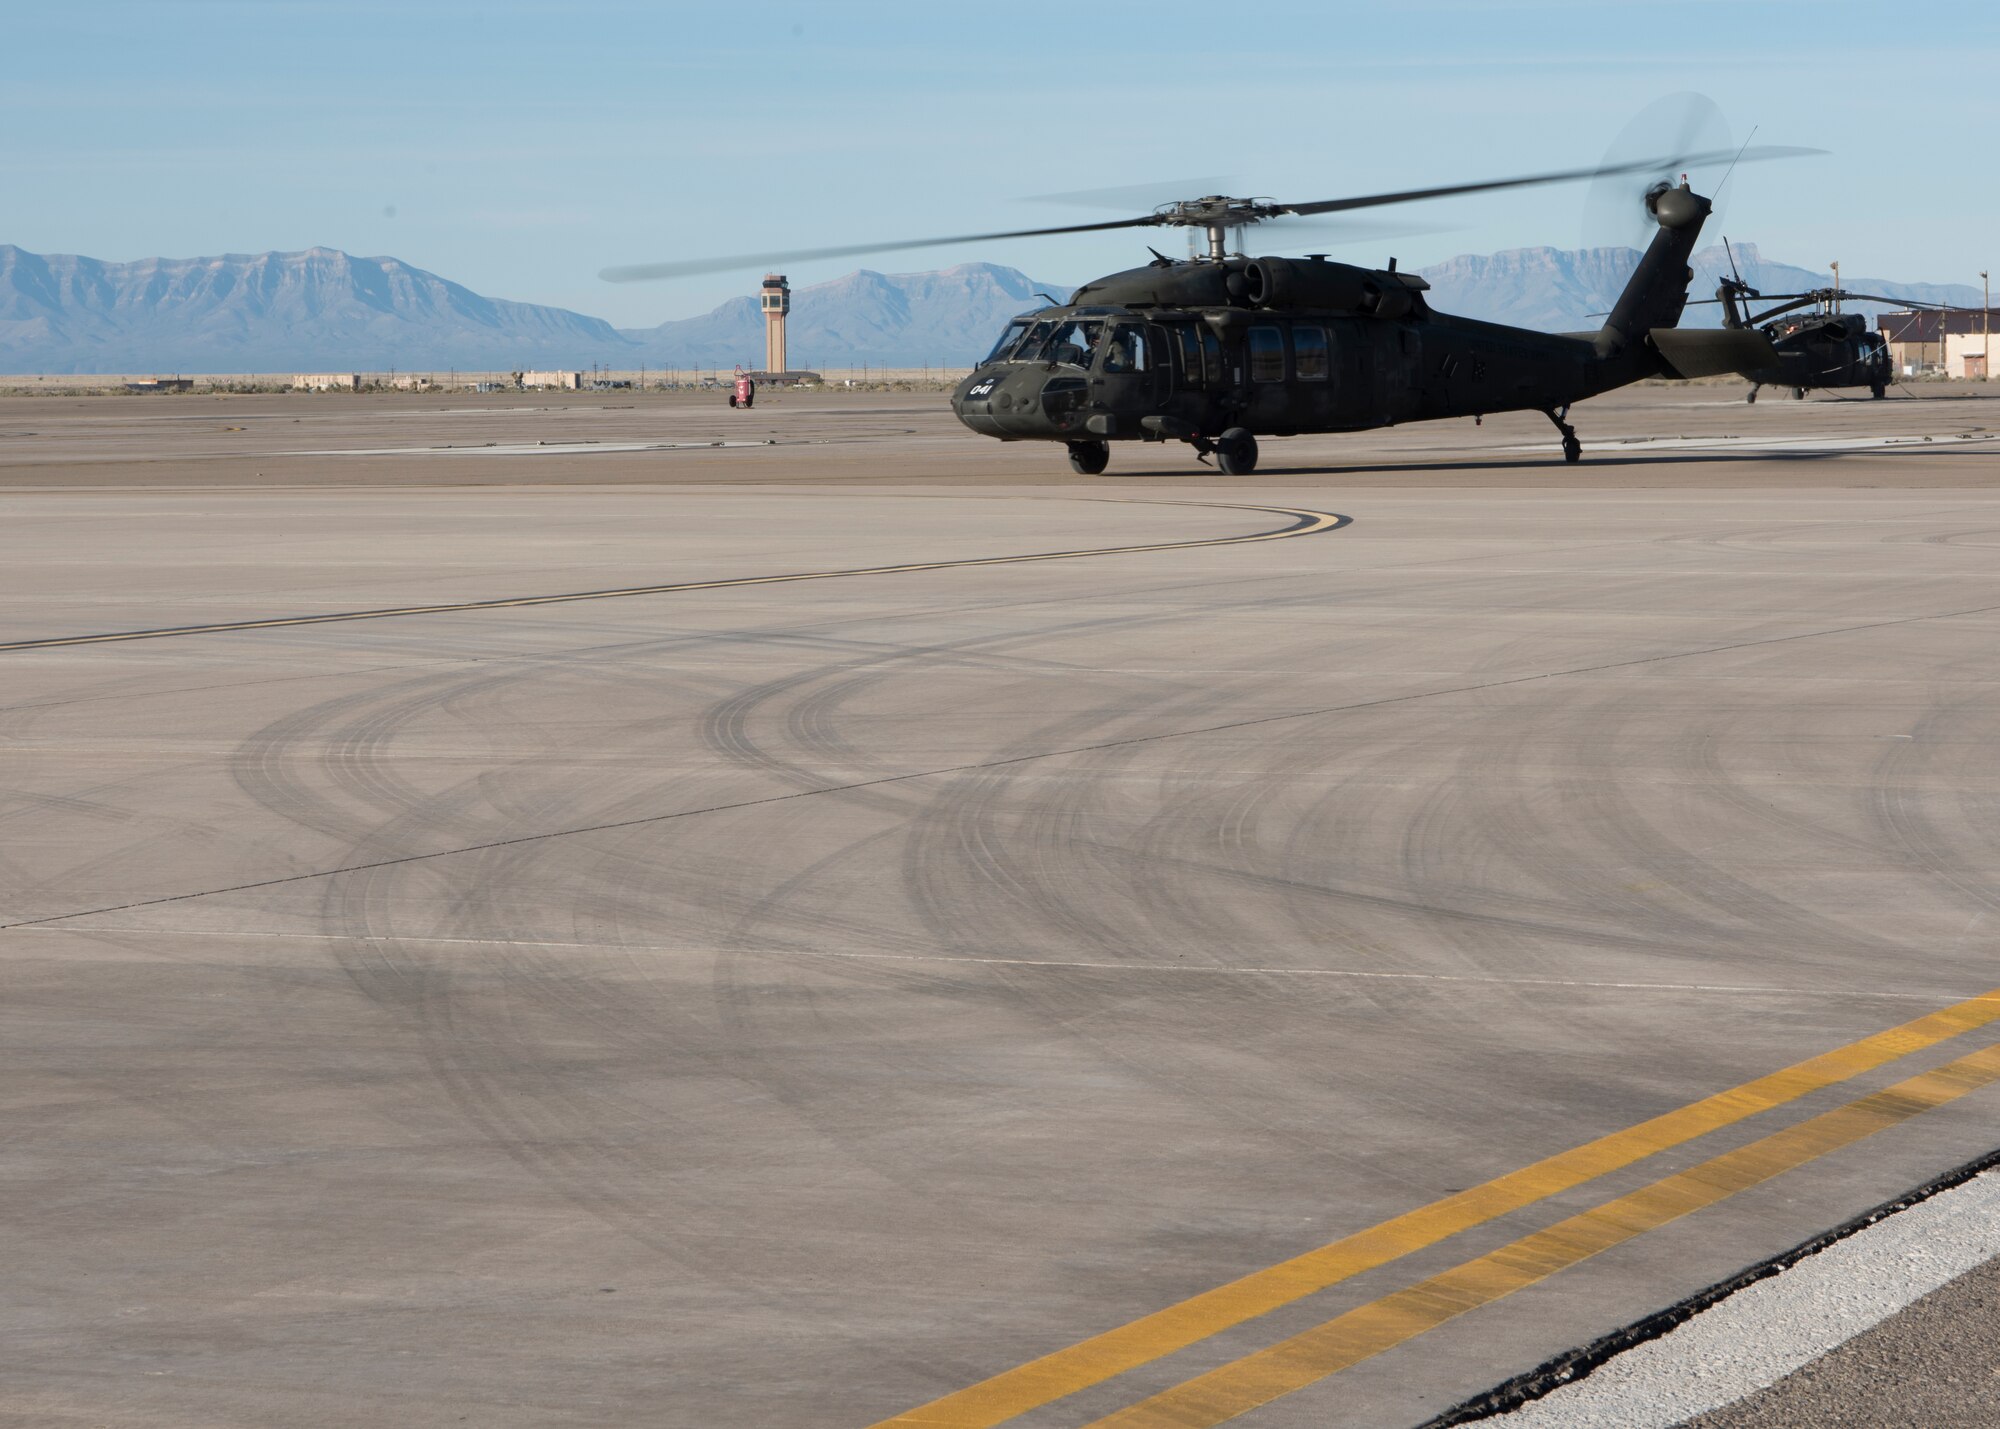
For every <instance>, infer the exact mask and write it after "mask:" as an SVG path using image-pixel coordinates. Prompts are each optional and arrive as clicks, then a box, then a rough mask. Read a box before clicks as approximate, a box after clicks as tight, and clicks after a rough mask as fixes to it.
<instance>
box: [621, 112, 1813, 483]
mask: <svg viewBox="0 0 2000 1429" xmlns="http://www.w3.org/2000/svg"><path fill="white" fill-rule="evenodd" d="M1811 152H1815V151H1812V150H1801V149H1784V148H1775V147H1765V148H1760V149H1757V150H1750V149H1748V148H1747V147H1746V148H1745V149H1742V150H1726V151H1725V150H1718V151H1715V152H1709V153H1699V154H1677V155H1669V156H1666V157H1664V158H1654V159H1646V160H1640V161H1634V162H1629V163H1621V164H1617V165H1612V166H1598V167H1593V168H1588V169H1572V170H1565V171H1561V172H1555V173H1544V174H1533V175H1527V176H1524V177H1518V178H1511V179H1496V180H1488V181H1485V182H1480V183H1466V184H1453V185H1449V186H1445V187H1440V188H1429V189H1414V190H1406V191H1403V192H1398V193H1386V194H1374V195H1368V196H1363V197H1353V198H1344V199H1326V200H1321V201H1317V202H1313V203H1278V202H1275V201H1273V200H1268V199H1239V198H1230V197H1225V196H1221V195H1213V196H1210V197H1206V198H1200V199H1191V200H1184V201H1180V202H1175V203H1169V204H1164V205H1162V206H1160V207H1159V208H1156V209H1155V210H1154V211H1153V212H1151V213H1148V214H1143V215H1140V216H1138V217H1134V218H1124V219H1113V220H1110V221H1107V222H1098V223H1082V224H1070V225H1065V226H1062V227H1056V228H1038V229H1021V230H1014V231H1011V232H1005V233H980V234H965V235H961V236H959V237H955V238H927V239H914V240H907V241H898V242H891V243H871V244H855V245H849V246H844V247H839V248H821V249H811V250H802V251H796V252H785V253H759V254H749V255H743V256H741V257H736V258H724V259H711V260H697V261H694V262H684V263H663V264H648V265H643V266H637V267H630V268H614V269H607V270H606V271H605V273H604V274H603V276H604V277H606V278H607V279H610V280H612V281H615V282H616V281H633V280H638V279H645V278H662V277H674V276H680V275H684V274H691V273H698V272H716V271H722V270H724V269H728V268H735V267H751V266H762V265H767V264H774V263H781V262H792V261H801V260H808V259H814V258H836V257H850V256H856V255H859V254H863V253H879V252H888V251H894V250H896V249H904V248H922V247H930V246H932V245H937V244H950V243H973V242H985V241H991V240H995V239H1001V238H1027V237H1038V236H1042V235H1048V234H1060V233H1084V232H1095V231H1103V230H1106V229H1119V228H1144V227H1178V228H1197V229H1202V230H1205V231H1206V236H1207V248H1208V251H1207V253H1206V254H1204V255H1202V256H1198V257H1192V258H1187V259H1174V258H1169V257H1167V256H1165V255H1163V254H1160V253H1158V252H1157V250H1155V251H1154V258H1153V261H1152V262H1150V263H1148V264H1147V265H1146V266H1145V267H1143V268H1134V269H1131V270H1129V271H1127V272H1123V273H1113V274H1111V275H1109V276H1107V277H1103V278H1098V279H1096V280H1095V281H1093V282H1090V283H1086V284H1084V285H1083V287H1081V288H1079V289H1077V290H1076V292H1075V293H1074V294H1072V295H1071V298H1070V301H1069V302H1067V303H1054V304H1052V305H1051V306H1049V307H1047V308H1044V309H1042V310H1040V311H1037V312H1031V313H1026V314H1023V315H1022V316H1021V317H1018V318H1016V319H1014V321H1013V322H1012V323H1010V324H1009V325H1008V327H1007V329H1006V331H1005V332H1003V333H1002V334H1001V336H1000V340H999V341H998V342H997V343H995V344H994V347H993V350H992V351H991V352H990V353H988V354H987V356H986V358H985V360H984V361H982V362H981V363H980V364H979V365H978V367H977V368H975V369H974V370H973V372H972V374H971V375H970V376H968V377H966V378H965V379H964V380H963V381H962V382H960V383H959V384H958V386H957V388H956V389H955V390H954V391H953V393H952V396H951V403H952V409H953V410H954V411H955V412H956V413H957V414H958V418H959V420H960V421H962V422H964V423H965V425H966V426H968V427H970V428H972V430H974V431H976V432H981V433H983V434H985V435H987V436H991V437H997V438H999V439H1000V440H1002V441H1045V442H1060V443H1062V444H1063V445H1064V446H1066V447H1067V448H1068V452H1069V461H1070V466H1071V467H1072V468H1073V469H1074V470H1076V471H1077V472H1079V473H1081V474H1084V475H1095V474H1097V473H1098V472H1101V471H1103V470H1104V469H1105V467H1106V466H1107V465H1108V463H1109V461H1110V457H1111V444H1112V443H1113V442H1123V441H1145V442H1168V441H1179V442H1185V443H1187V444H1188V445H1190V446H1191V447H1192V448H1193V449H1194V451H1195V452H1196V454H1197V455H1198V456H1199V457H1201V458H1204V459H1205V458H1207V457H1208V456H1210V455H1213V456H1214V457H1215V459H1216V462H1217V464H1218V465H1219V466H1220V467H1221V469H1222V470H1223V471H1224V472H1228V473H1230V474H1236V475H1240V474H1244V473H1248V472H1250V471H1253V470H1254V469H1255V468H1256V465H1257V443H1258V438H1260V437H1285V436H1293V435H1297V434H1300V433H1305V432H1354V431H1365V430H1367V429H1369V428H1373V427H1385V426H1394V425H1396V424H1398V423H1402V422H1420V421H1430V420H1434V419H1437V418H1441V417H1468V416H1469V417H1483V416H1485V415H1486V414H1488V413H1493V412H1516V411H1529V412H1541V413H1544V414H1545V415H1546V416H1547V417H1548V419H1549V420H1550V421H1551V422H1553V423H1554V424H1555V427H1556V430H1557V431H1558V432H1559V433H1560V434H1561V436H1562V451H1563V457H1564V459H1565V460H1567V461H1572V462H1573V461H1576V460H1578V459H1579V458H1580V457H1581V455H1582V452H1583V444H1582V442H1581V441H1580V440H1579V439H1578V437H1577V435H1576V431H1575V429H1574V428H1573V427H1571V426H1570V424H1569V421H1568V415H1569V409H1570V407H1571V406H1572V405H1573V404H1574V403H1576V402H1580V401H1582V400H1583V399H1585V398H1587V397H1593V396H1596V395H1598V394H1599V393H1603V392H1608V391H1610V390H1612V389H1613V388H1617V387H1623V386H1626V385H1628V384H1630V383H1633V382H1638V381H1641V380H1643V379H1646V378H1651V377H1669V378H1694V377H1708V376H1715V375H1720V374H1723V373H1728V372H1739V373H1744V374H1746V375H1747V374H1749V373H1751V372H1753V371H1755V370H1757V369H1765V368H1769V367H1771V366H1772V365H1773V364H1774V363H1776V362H1777V361H1778V354H1777V352H1776V350H1775V349H1774V348H1773V347H1772V345H1771V341H1770V339H1769V338H1768V337H1767V336H1765V334H1763V333H1762V332H1759V331H1757V330H1755V329H1748V328H1741V329H1723V330H1719V331H1718V330H1712V329H1711V330H1682V329H1679V328H1677V327H1676V326H1675V325H1676V324H1677V323H1678V322H1679V320H1680V316H1681V312H1682V310H1683V309H1684V308H1685V307H1686V305H1687V300H1688V295H1687V287H1688V283H1689V281H1690V279H1691V277H1692V273H1691V271H1690V269H1689V267H1688V257H1689V255H1690V254H1691V253H1692V252H1693V251H1694V245H1695V240H1696V238H1697V237H1698V236H1699V234H1700V232H1701V227H1702V223H1703V221H1704V220H1705V219H1706V218H1707V217H1708V215H1709V212H1710V202H1709V200H1708V199H1707V198H1705V197H1703V196H1702V195H1701V194H1698V193H1696V192H1695V191H1694V190H1693V188H1692V186H1691V185H1690V184H1689V182H1688V180H1687V178H1686V176H1685V173H1683V174H1682V176H1681V178H1680V180H1679V182H1677V183H1676V182H1672V181H1670V180H1666V179H1662V180H1659V181H1657V182H1655V183H1653V184H1652V185H1651V187H1650V188H1648V189H1647V190H1646V191H1645V194H1644V202H1645V206H1646V210H1647V212H1648V213H1649V214H1650V215H1651V216H1652V219H1653V221H1654V222H1655V223H1656V224H1657V225H1658V232H1657V233H1656V234H1655V235H1654V237H1653V239H1652V241H1651V243H1650V244H1649V246H1648V247H1647V249H1646V251H1645V253H1644V255H1643V256H1642V257H1641V258H1640V260H1639V264H1638V267H1637V268H1636V269H1635V270H1634V272H1633V274H1632V277H1631V279H1630V281H1629V282H1628V283H1627V284H1626V286H1625V290H1624V292H1623V293H1622V294H1621V295H1620V296H1619V299H1618V301H1617V303H1616V305H1615V306H1614V307H1613V309H1612V311H1611V313H1610V314H1609V316H1608V317H1607V318H1606V319H1605V322H1604V325H1603V326H1602V327H1601V328H1599V329H1598V330H1597V331H1595V332H1588V333H1545V332H1536V331H1533V330H1531V329H1527V328H1517V327H1508V326H1506V325H1504V324H1500V323H1489V322H1479V321H1475V320H1473V319H1470V318H1461V317H1453V316H1451V315H1449V314H1445V313H1440V312H1436V311H1434V310H1433V309H1432V308H1431V306H1430V304H1429V303H1428V301H1427V300H1426V299H1425V296H1424V295H1425V293H1426V291H1427V290H1428V287H1429V285H1428V284H1427V283H1425V281H1424V280H1423V279H1422V278H1420V277H1418V276H1417V275H1415V274H1413V273H1403V272H1398V271H1397V270H1396V266H1395V261H1394V260H1393V259H1392V260H1390V263H1389V266H1388V267H1386V268H1382V269H1371V268H1360V267H1355V266H1353V265H1351V264H1347V263H1336V262H1332V261H1329V260H1328V259H1327V258H1326V257H1325V256H1324V255H1319V254H1313V255H1308V256H1306V257H1303V258H1250V257H1246V256H1244V255H1243V254H1242V253H1241V252H1240V251H1239V247H1238V244H1237V242H1236V239H1237V236H1238V235H1239V234H1240V233H1241V232H1242V231H1243V230H1245V229H1247V228H1249V227H1251V226H1252V225H1255V224H1257V223H1261V222H1264V221H1266V220H1269V219H1276V218H1282V217H1290V216H1313V215H1319V214H1330V213H1347V212H1352V211H1355V210H1359V209H1370V208H1379V207H1383V206H1386V205H1390V204H1400V203H1413V202H1417V201H1420V200H1424V199H1435V198H1444V197H1448V196H1451V195H1455V194H1468V193H1478V192H1483V191H1488V190H1494V189H1513V188H1525V187H1529V186H1533V185H1540V184H1558V183H1570V182H1576V181H1580V180H1586V179H1602V178H1605V177H1607V176H1616V175H1644V174H1648V173H1651V174H1658V173H1660V172H1662V171H1669V172H1671V171H1676V170H1683V169H1695V168H1699V167H1702V166H1705V165H1710V164H1717V165H1719V164H1723V163H1733V162H1737V161H1741V160H1744V159H1763V158H1778V157H1784V156H1789V155H1795V154H1804V153H1811ZM1725 177H1726V175H1725Z"/></svg>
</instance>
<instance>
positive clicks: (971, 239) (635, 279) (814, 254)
mask: <svg viewBox="0 0 2000 1429" xmlns="http://www.w3.org/2000/svg"><path fill="white" fill-rule="evenodd" d="M1159 221H1160V220H1159V219H1158V218H1157V217H1155V216H1154V215H1152V214H1150V213H1149V214H1147V215H1146V216H1145V217H1143V218H1113V219H1106V220H1105V221H1103V222H1102V223H1066V224H1064V225H1062V226H1061V227H1060V228H1017V229H1010V230H1008V231H1007V232H1005V233H959V234H954V235H952V236H951V237H949V238H908V239H902V240H899V241H898V242H895V243H843V244H841V245H839V246H838V247H834V248H786V249H783V250H780V251H778V252H775V253H737V254H734V255H732V256H730V257H727V258H693V259H689V260H687V261H685V262H679V263H633V264H630V265H627V266H625V267H620V268H606V269H605V270H604V271H603V272H601V273H599V274H598V275H597V276H598V277H600V278H602V279H603V280H604V281H605V282H607V283H644V282H647V281H649V280H651V279H654V278H691V277H693V276H694V275H696V274H698V273H727V272H728V271H729V270H730V269H732V268H770V267H774V266H776V265H777V264H780V263H810V262H812V261H813V260H814V259H817V258H858V257H860V256H861V255H862V254H864V253H897V252H901V251H902V250H904V249H908V248H931V247H935V246H939V245H942V244H947V243H990V242H992V241H994V240H995V239H1000V238H1041V237H1045V236H1047V235H1050V234H1056V233H1102V232H1104V231H1105V230H1106V229H1111V228H1151V227H1154V226H1156V225H1157V224H1158V223H1159Z"/></svg>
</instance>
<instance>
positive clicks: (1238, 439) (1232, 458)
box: [1215, 427, 1257, 476]
mask: <svg viewBox="0 0 2000 1429" xmlns="http://www.w3.org/2000/svg"><path fill="white" fill-rule="evenodd" d="M1215 464H1216V465H1217V466H1219V467H1221V468H1222V472H1223V475H1225V476H1248V475H1249V474H1250V473H1251V472H1253V471H1255V470H1256V469H1257V438H1255V437H1254V436H1252V435H1251V434H1250V432H1249V430H1248V429H1247V428H1244V427H1231V428H1230V429H1229V430H1228V431H1226V432H1224V433H1223V434H1222V435H1221V436H1219V437H1217V438H1216V439H1215Z"/></svg>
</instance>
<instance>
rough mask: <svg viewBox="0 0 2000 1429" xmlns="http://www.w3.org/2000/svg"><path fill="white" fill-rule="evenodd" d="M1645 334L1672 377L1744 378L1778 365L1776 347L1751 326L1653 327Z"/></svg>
mask: <svg viewBox="0 0 2000 1429" xmlns="http://www.w3.org/2000/svg"><path fill="white" fill-rule="evenodd" d="M1647 337H1648V339H1649V340H1650V341H1651V342H1652V344H1653V346H1654V348H1655V349H1656V350H1657V351H1658V352H1659V354H1660V356H1662V357H1664V358H1666V360H1667V366H1668V367H1670V368H1672V369H1673V371H1674V375H1675V376H1676V377H1720V376H1721V375H1722V374H1723V373H1725V372H1737V373H1741V374H1742V375H1743V376H1745V377H1748V376H1749V375H1750V374H1751V373H1753V372H1756V371H1757V370H1759V369H1760V368H1771V367H1776V366H1777V365H1778V349H1777V348H1775V347H1773V346H1771V339H1769V338H1768V337H1766V336H1764V334H1763V333H1761V332H1758V331H1757V330H1756V329H1755V328H1709V329H1701V328H1692V329H1691V328H1682V327H1656V328H1654V329H1653V330H1652V331H1651V332H1649V333H1648V334H1647Z"/></svg>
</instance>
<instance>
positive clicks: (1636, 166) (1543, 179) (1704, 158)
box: [1277, 144, 1826, 214]
mask: <svg viewBox="0 0 2000 1429" xmlns="http://www.w3.org/2000/svg"><path fill="white" fill-rule="evenodd" d="M1825 152H1826V150H1824V149H1801V148H1797V147H1795V146H1793V145H1789V144H1764V145H1760V146H1758V147H1757V148H1755V149H1745V150H1743V151H1742V152H1741V153H1740V154H1739V153H1738V152H1737V151H1736V150H1734V149H1711V150H1706V151H1704V152H1702V153H1698V154H1667V155H1665V156H1663V157H1661V158H1656V159H1634V160H1632V161H1631V162H1629V163H1622V164H1610V165H1602V164H1600V165H1596V166H1593V167H1591V168H1588V169H1558V170H1557V171H1555V172H1554V173H1547V174H1524V175H1523V176H1522V177H1520V178H1517V179H1489V180H1487V181H1486V182H1484V183H1477V184H1448V185H1446V186H1445V187H1443V188H1435V189H1406V190H1404V191H1402V192H1400V193H1386V194H1370V195H1368V196H1367V197H1366V198H1330V199H1322V200H1320V201H1319V202H1317V203H1287V204H1279V205H1277V209H1278V211H1279V212H1280V213H1296V214H1310V213H1344V212H1346V211H1347V210H1349V209H1356V208H1377V207H1380V206H1381V205H1383V204H1391V203H1417V202H1420V201H1421V200H1423V199H1431V198H1450V197H1451V196H1452V195H1454V194H1476V193H1487V192H1490V191H1491V190H1494V189H1524V188H1532V187H1534V186H1536V185H1538V184H1568V183H1577V182H1580V181H1582V180H1584V179H1603V178H1611V177H1614V176H1616V175H1618V174H1640V173H1649V172H1652V171H1654V170H1658V169H1677V168H1698V167H1700V166H1702V165H1704V164H1715V163H1725V162H1727V161H1728V160H1730V159H1739V160H1741V161H1743V162H1753V161H1755V160H1759V159H1798V158H1804V157H1806V156H1808V155H1812V154H1824V153H1825Z"/></svg>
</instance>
